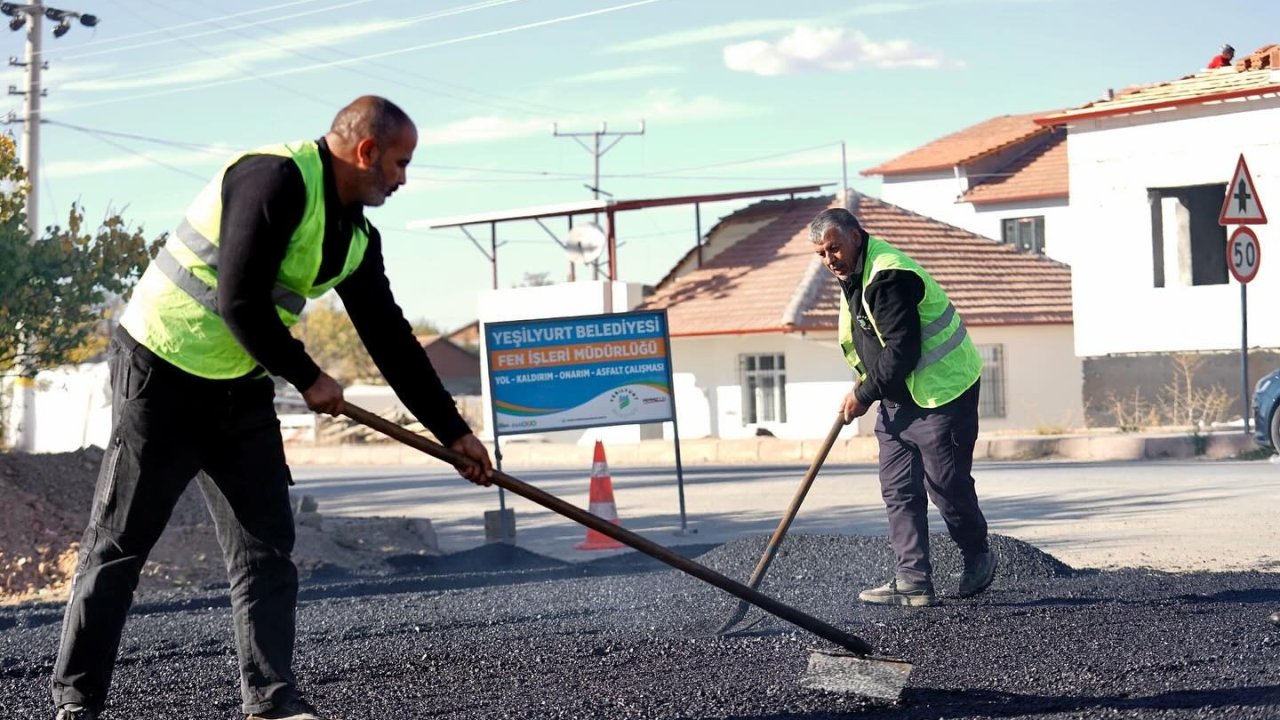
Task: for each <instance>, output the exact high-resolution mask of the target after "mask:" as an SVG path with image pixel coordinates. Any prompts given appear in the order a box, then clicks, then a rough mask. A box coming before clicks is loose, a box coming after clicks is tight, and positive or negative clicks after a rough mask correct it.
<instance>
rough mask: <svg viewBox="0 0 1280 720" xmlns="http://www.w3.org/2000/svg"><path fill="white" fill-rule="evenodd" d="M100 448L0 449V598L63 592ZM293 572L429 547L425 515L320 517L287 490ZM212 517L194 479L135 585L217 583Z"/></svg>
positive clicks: (356, 571)
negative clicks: (291, 498) (291, 517)
mask: <svg viewBox="0 0 1280 720" xmlns="http://www.w3.org/2000/svg"><path fill="white" fill-rule="evenodd" d="M101 460H102V450H101V449H99V448H96V447H91V448H85V449H83V450H80V451H78V452H73V453H60V454H51V455H27V454H22V453H8V454H0V508H3V510H2V511H0V603H13V602H24V601H27V600H36V599H38V600H53V601H56V600H61V599H64V598H65V597H66V594H67V591H68V589H69V587H70V582H71V576H72V574H73V573H74V571H75V564H76V556H77V553H78V552H79V540H80V537H81V535H82V534H83V532H84V528H85V524H86V523H87V522H88V517H89V509H90V507H91V505H92V503H93V492H94V483H95V481H96V479H97V476H98V466H99V463H100V462H101ZM294 509H295V517H296V520H297V543H296V545H295V547H294V554H293V557H294V561H295V562H296V563H297V565H298V570H299V574H300V575H301V576H302V577H304V578H305V577H308V576H310V575H312V574H314V573H317V572H324V573H330V574H345V575H365V574H369V575H374V574H382V573H385V572H388V571H390V570H391V565H389V560H391V559H392V558H396V557H399V556H404V555H437V554H439V550H438V546H437V544H436V539H435V533H434V531H433V530H432V528H431V524H430V522H429V521H426V520H420V519H419V520H410V519H404V518H334V517H325V516H324V515H323V513H322V512H320V511H321V510H323V508H316V507H315V504H314V502H311V501H310V499H309V498H302V497H300V496H295V497H294ZM225 582H226V575H225V571H224V569H223V566H222V553H221V550H220V549H219V547H218V541H217V537H216V535H215V532H214V527H213V521H212V520H211V519H210V517H209V513H208V511H207V510H206V509H205V506H204V498H203V497H202V496H201V494H200V490H199V487H198V486H197V484H196V483H194V482H193V483H191V485H190V487H188V488H187V491H186V493H184V494H183V496H182V499H181V500H180V501H179V503H178V507H177V508H176V509H175V510H174V513H173V517H172V518H171V519H170V521H169V526H168V528H167V529H166V530H165V533H164V535H163V536H161V538H160V541H159V543H157V545H156V547H155V549H154V550H153V551H152V553H151V556H150V558H149V559H148V561H147V564H146V565H145V566H144V568H143V571H142V579H141V581H140V583H139V590H140V591H144V592H145V591H147V590H151V589H160V588H165V587H172V586H182V585H197V586H201V587H203V586H218V585H222V584H225Z"/></svg>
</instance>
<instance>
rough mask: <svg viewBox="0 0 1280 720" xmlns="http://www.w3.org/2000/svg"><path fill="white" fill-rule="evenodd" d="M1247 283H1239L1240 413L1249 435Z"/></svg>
mask: <svg viewBox="0 0 1280 720" xmlns="http://www.w3.org/2000/svg"><path fill="white" fill-rule="evenodd" d="M1249 407H1250V403H1249V284H1248V283H1240V415H1241V416H1242V417H1243V418H1244V434H1245V435H1246V436H1247V435H1249Z"/></svg>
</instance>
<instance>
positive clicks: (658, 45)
mask: <svg viewBox="0 0 1280 720" xmlns="http://www.w3.org/2000/svg"><path fill="white" fill-rule="evenodd" d="M933 4H936V3H933V2H871V3H863V4H860V5H855V6H853V7H851V8H849V9H847V10H844V11H842V12H838V13H835V14H834V15H831V16H827V17H825V18H812V19H808V20H805V19H797V18H787V19H781V18H779V19H771V18H760V19H756V20H735V21H734V22H729V23H723V24H721V25H709V26H707V27H700V28H694V29H692V30H680V31H677V32H671V33H664V34H662V35H654V36H651V37H647V38H641V39H640V40H632V41H631V42H624V43H618V44H617V45H611V46H609V47H606V48H604V49H603V50H602V52H605V53H636V52H650V51H654V50H670V49H671V48H677V47H688V46H690V45H706V44H709V43H718V42H724V41H726V40H737V39H739V38H746V37H752V36H759V35H764V34H767V33H774V32H782V31H785V30H790V29H792V28H794V27H795V26H796V25H797V24H800V25H804V24H811V25H813V24H830V23H832V22H838V20H837V18H848V17H859V16H867V15H893V14H897V13H905V12H913V11H916V10H921V9H925V8H927V7H929V6H930V5H933Z"/></svg>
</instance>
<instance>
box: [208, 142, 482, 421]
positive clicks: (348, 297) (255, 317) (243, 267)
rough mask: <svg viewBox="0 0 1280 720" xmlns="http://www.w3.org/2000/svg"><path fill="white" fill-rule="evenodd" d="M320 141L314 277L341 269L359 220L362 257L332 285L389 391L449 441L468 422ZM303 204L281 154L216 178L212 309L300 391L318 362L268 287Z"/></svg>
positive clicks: (247, 161)
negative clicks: (344, 197)
mask: <svg viewBox="0 0 1280 720" xmlns="http://www.w3.org/2000/svg"><path fill="white" fill-rule="evenodd" d="M319 143H320V157H321V159H322V161H323V163H324V192H325V223H324V228H325V232H324V241H323V246H322V253H321V261H320V271H319V274H318V275H317V277H316V283H317V284H320V283H323V282H325V281H326V280H331V279H333V278H334V277H336V276H337V275H338V274H339V273H341V272H342V268H343V266H344V265H345V264H346V258H347V253H348V251H349V250H350V245H351V228H352V226H353V224H357V225H361V226H363V227H365V228H366V229H367V231H368V235H369V246H368V249H366V250H365V254H364V259H363V260H362V261H361V263H360V265H359V267H357V268H356V270H355V271H354V272H353V273H351V275H349V276H348V277H347V278H346V279H344V280H343V281H342V282H341V283H339V284H338V285H337V287H336V288H335V289H336V290H337V292H338V295H339V297H341V298H342V303H343V305H344V306H345V308H346V310H347V314H348V315H349V316H350V317H351V322H352V324H354V325H355V328H356V332H357V333H359V335H360V340H361V341H362V342H363V343H364V346H365V348H366V349H367V350H368V351H369V355H370V356H371V357H372V358H373V361H374V363H375V364H376V365H377V366H378V370H380V371H381V372H382V375H383V377H385V378H386V379H387V382H388V383H389V384H390V385H391V387H392V388H393V389H394V390H395V393H396V395H397V396H398V397H399V398H400V400H401V401H402V402H403V403H404V404H405V407H407V408H408V409H409V411H410V412H412V413H413V414H414V416H415V417H417V418H418V420H420V421H421V422H422V424H423V425H425V426H427V427H428V428H429V429H430V430H431V431H432V432H433V433H434V434H435V435H436V437H437V438H439V439H440V440H441V441H442V442H443V443H445V444H446V445H447V444H450V443H452V442H453V441H454V440H456V439H458V438H459V437H462V436H463V435H466V434H467V433H469V432H471V429H470V428H469V427H468V426H467V423H466V421H464V420H463V419H462V417H461V415H459V414H458V410H457V406H456V405H455V404H454V401H453V398H452V396H451V395H450V394H449V392H448V391H447V390H445V388H444V385H443V383H441V382H440V378H439V376H438V375H437V374H436V371H435V368H434V367H432V365H431V361H430V360H429V359H428V358H427V353H426V350H424V349H423V348H422V346H421V345H419V344H418V341H417V340H416V339H415V337H414V334H413V329H412V327H411V326H410V325H409V322H408V320H406V319H405V317H404V312H403V311H402V310H401V309H400V306H399V305H397V304H396V301H395V298H394V296H393V295H392V294H391V283H390V282H389V281H388V280H387V275H386V268H385V265H384V263H383V259H382V236H381V235H380V234H379V233H378V231H377V229H376V228H374V227H373V226H372V225H371V224H369V223H368V221H367V220H366V219H365V217H364V213H363V211H362V209H361V208H360V207H359V206H356V207H355V208H344V207H343V206H342V204H341V202H340V201H339V199H338V189H337V183H336V182H335V180H334V175H333V161H332V157H331V155H330V153H329V148H328V145H327V144H326V143H325V141H324V139H323V138H322V139H321V140H320V141H319ZM305 205H306V185H305V183H304V181H303V179H302V172H301V171H300V170H299V169H298V166H297V165H296V164H295V163H294V162H293V160H291V159H289V158H286V157H280V156H276V155H249V156H247V157H245V158H242V159H241V160H239V161H238V162H236V163H235V165H233V166H232V167H231V168H229V169H228V170H227V172H226V174H225V175H224V177H223V181H222V230H221V235H220V238H219V250H218V310H219V313H220V314H221V315H222V317H223V319H224V320H225V321H226V323H227V326H228V327H229V328H230V329H231V333H232V334H233V335H234V336H235V338H236V340H238V341H239V342H240V344H241V345H243V346H244V348H245V349H246V350H247V351H248V352H249V354H250V355H251V356H252V357H253V358H254V359H255V360H256V361H257V362H258V363H259V364H261V365H262V366H263V367H264V368H266V370H267V371H268V372H270V373H271V374H273V375H277V376H280V377H282V378H284V379H285V380H287V381H288V382H289V383H290V384H292V385H293V386H294V387H296V388H298V389H299V390H306V389H307V388H309V387H311V385H312V383H314V382H315V381H316V378H318V377H319V376H320V367H319V366H318V365H316V363H315V361H313V360H312V359H311V357H310V356H308V355H307V352H306V349H305V348H304V347H303V345H302V343H301V342H300V341H299V340H297V339H296V338H294V337H293V336H292V335H290V334H289V330H288V328H286V327H285V325H284V323H282V322H280V319H279V316H278V315H277V314H276V309H275V302H274V301H273V300H272V297H271V293H272V289H273V288H274V287H275V283H276V277H277V275H278V274H279V271H280V265H281V263H282V262H283V261H284V258H285V255H286V253H287V252H288V246H289V239H290V238H291V237H292V235H293V232H294V230H296V229H297V227H298V224H299V223H300V222H301V221H302V213H303V210H304V208H305Z"/></svg>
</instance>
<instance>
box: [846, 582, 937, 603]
mask: <svg viewBox="0 0 1280 720" xmlns="http://www.w3.org/2000/svg"><path fill="white" fill-rule="evenodd" d="M858 599H859V600H861V601H862V602H864V603H871V604H872V605H908V606H910V607H923V606H925V605H937V604H938V596H937V595H935V594H934V593H933V583H931V582H929V581H928V580H925V581H924V582H918V583H913V582H907V581H904V580H899V579H897V578H894V579H892V580H890V581H889V582H888V583H885V584H884V585H881V586H880V587H874V588H869V589H867V590H863V591H862V592H860V593H858Z"/></svg>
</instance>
